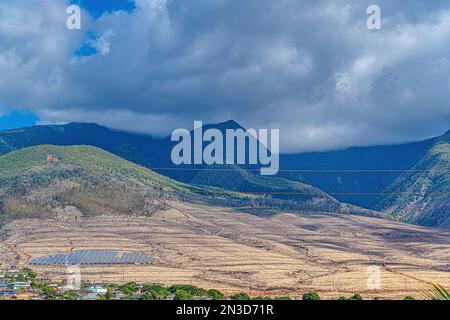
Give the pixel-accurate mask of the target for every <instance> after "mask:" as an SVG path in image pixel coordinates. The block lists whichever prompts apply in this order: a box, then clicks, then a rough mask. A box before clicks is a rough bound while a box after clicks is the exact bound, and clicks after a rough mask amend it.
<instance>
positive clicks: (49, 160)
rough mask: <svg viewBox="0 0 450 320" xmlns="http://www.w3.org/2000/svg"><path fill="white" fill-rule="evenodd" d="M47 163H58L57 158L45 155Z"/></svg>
mask: <svg viewBox="0 0 450 320" xmlns="http://www.w3.org/2000/svg"><path fill="white" fill-rule="evenodd" d="M47 161H48V162H56V161H58V158H57V157H55V156H54V155H51V154H49V155H47Z"/></svg>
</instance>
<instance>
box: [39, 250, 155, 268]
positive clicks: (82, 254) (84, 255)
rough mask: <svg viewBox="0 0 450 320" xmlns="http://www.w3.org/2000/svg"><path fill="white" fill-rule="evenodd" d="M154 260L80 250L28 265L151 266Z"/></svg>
mask: <svg viewBox="0 0 450 320" xmlns="http://www.w3.org/2000/svg"><path fill="white" fill-rule="evenodd" d="M154 260H155V258H154V257H152V256H147V255H144V254H141V253H136V252H122V253H120V252H118V251H105V250H100V251H94V250H81V251H76V252H70V253H68V254H62V253H60V254H56V255H49V256H46V257H36V258H33V259H31V260H30V265H75V264H79V265H93V264H151V263H153V262H154Z"/></svg>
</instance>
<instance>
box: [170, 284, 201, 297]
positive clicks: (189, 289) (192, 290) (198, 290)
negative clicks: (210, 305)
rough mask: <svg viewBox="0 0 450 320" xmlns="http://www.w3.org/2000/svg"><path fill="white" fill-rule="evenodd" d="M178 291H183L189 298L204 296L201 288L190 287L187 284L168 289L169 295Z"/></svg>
mask: <svg viewBox="0 0 450 320" xmlns="http://www.w3.org/2000/svg"><path fill="white" fill-rule="evenodd" d="M178 290H183V291H186V292H187V293H189V294H190V295H191V296H197V297H199V296H204V295H206V292H207V291H206V290H205V289H202V288H198V287H196V286H191V285H187V284H175V285H173V286H171V287H170V288H169V291H170V292H171V293H175V292H176V291H178Z"/></svg>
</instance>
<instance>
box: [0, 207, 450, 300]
mask: <svg viewBox="0 0 450 320" xmlns="http://www.w3.org/2000/svg"><path fill="white" fill-rule="evenodd" d="M0 234H1V243H0V251H1V252H0V257H1V258H0V259H1V266H2V269H5V268H20V267H27V266H29V265H28V263H29V261H30V259H32V258H34V257H39V256H45V255H50V254H57V253H69V252H71V251H77V250H119V251H121V250H123V251H134V252H140V253H142V254H147V255H151V256H154V257H155V258H156V262H155V264H153V265H126V266H112V265H111V266H108V265H94V266H81V272H82V277H83V280H84V281H85V280H86V281H92V282H101V283H108V282H110V283H125V282H129V281H136V282H140V283H143V282H145V283H153V282H154V283H162V284H165V285H170V284H175V283H184V284H193V285H197V286H200V287H205V288H216V289H219V290H221V291H222V292H224V293H226V294H233V293H238V292H247V293H250V294H251V295H252V296H275V295H278V296H280V295H289V296H291V297H293V298H295V297H297V298H298V297H301V295H302V294H303V293H304V292H307V291H316V292H318V293H320V295H321V296H322V297H324V298H329V299H332V298H337V297H339V296H342V295H347V296H348V295H352V294H355V293H360V294H362V295H363V296H364V297H365V298H375V297H379V298H396V299H401V298H403V297H404V296H406V295H412V296H414V297H416V298H419V299H420V298H423V296H422V292H423V290H424V288H425V287H426V283H427V282H428V281H430V282H439V283H440V284H442V285H444V286H447V287H448V286H450V276H449V272H450V233H449V232H448V231H445V230H440V229H429V228H423V227H417V226H412V225H408V224H402V223H398V222H392V221H388V220H384V219H376V218H367V217H356V216H349V215H333V214H318V213H314V212H302V213H299V212H289V211H286V212H280V213H279V214H276V215H272V216H268V217H259V216H255V215H250V214H248V213H244V212H241V211H239V210H236V209H232V208H225V207H220V206H206V205H201V204H194V203H189V202H180V201H172V200H170V201H168V204H167V208H166V209H165V210H159V211H157V212H155V213H153V214H152V215H151V216H149V217H125V216H111V215H109V216H107V215H103V216H94V217H82V218H81V219H80V218H79V216H77V215H76V213H74V212H72V211H70V210H68V211H67V212H66V213H65V215H64V216H59V217H57V218H53V219H25V220H15V221H11V222H9V223H8V224H6V225H5V226H3V228H2V229H1V233H0ZM373 265H374V266H378V267H380V268H381V289H380V290H369V289H368V288H367V279H368V275H369V274H368V270H367V268H368V267H369V266H373ZM33 268H34V269H35V270H36V271H38V272H39V273H40V274H43V275H45V277H46V278H48V279H52V280H54V281H56V280H62V281H64V279H65V278H66V276H67V275H66V272H65V267H64V266H36V267H33Z"/></svg>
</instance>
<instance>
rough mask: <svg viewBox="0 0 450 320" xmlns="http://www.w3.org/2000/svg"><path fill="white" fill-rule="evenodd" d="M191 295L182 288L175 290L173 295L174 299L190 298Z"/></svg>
mask: <svg viewBox="0 0 450 320" xmlns="http://www.w3.org/2000/svg"><path fill="white" fill-rule="evenodd" d="M192 299H193V297H192V295H191V294H189V292H187V291H186V290H183V289H178V290H177V291H175V297H174V300H192Z"/></svg>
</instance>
